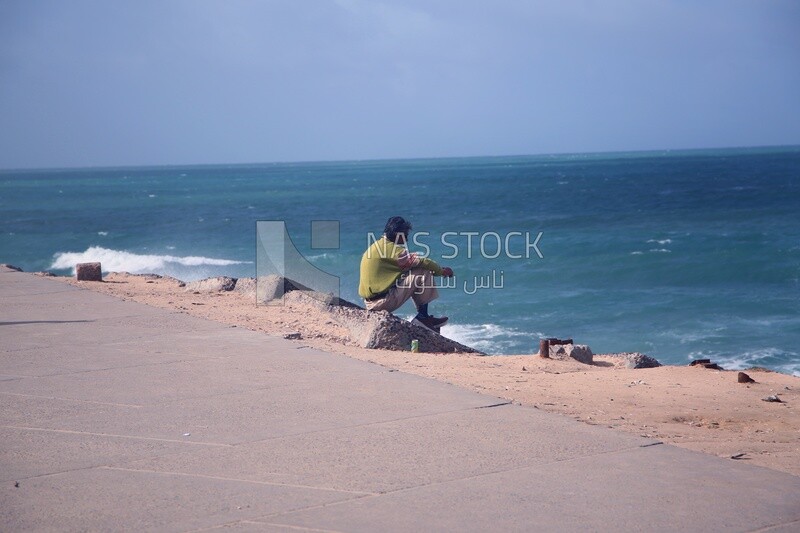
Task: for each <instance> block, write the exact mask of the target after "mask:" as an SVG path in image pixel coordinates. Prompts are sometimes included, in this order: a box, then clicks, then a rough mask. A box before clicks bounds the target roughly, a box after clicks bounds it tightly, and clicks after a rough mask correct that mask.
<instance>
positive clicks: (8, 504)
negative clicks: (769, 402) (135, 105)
mask: <svg viewBox="0 0 800 533" xmlns="http://www.w3.org/2000/svg"><path fill="white" fill-rule="evenodd" d="M0 298H3V302H4V304H6V305H4V306H3V309H2V310H1V311H0V313H2V314H0V530H3V531H17V530H54V529H58V530H108V529H133V530H157V531H188V530H197V529H217V528H226V529H228V528H229V529H234V530H238V531H255V530H258V531H289V530H296V529H297V528H311V529H321V530H343V531H374V530H386V531H395V530H397V531H404V530H422V531H426V530H427V531H440V530H449V529H456V530H464V531H478V530H481V531H484V530H523V529H524V530H543V531H547V530H559V531H564V530H567V531H570V530H579V529H580V530H581V531H584V530H619V531H634V530H636V531H641V530H674V529H680V530H697V531H700V530H714V531H716V530H731V531H754V530H759V529H764V528H772V530H775V531H793V530H797V528H796V526H797V525H798V524H800V522H799V521H800V504H798V502H800V486H799V485H798V480H800V478H798V477H794V476H791V475H788V474H783V473H779V472H775V471H770V470H766V469H763V468H758V467H752V466H750V465H747V464H743V463H741V462H734V461H725V460H722V459H719V458H715V457H711V456H707V455H701V454H696V453H693V452H689V451H686V450H680V449H677V448H673V447H670V446H665V445H657V444H655V443H654V442H653V441H652V440H649V439H643V438H640V437H636V436H632V435H628V434H624V433H619V432H616V431H612V430H609V429H607V428H603V427H597V426H588V425H584V424H580V423H578V422H575V421H573V420H571V419H567V418H564V417H559V416H557V415H552V414H548V413H543V412H540V411H538V410H535V409H532V408H523V407H520V406H515V405H508V403H507V402H503V401H501V400H499V399H497V398H493V397H490V396H485V395H480V394H477V393H475V392H472V391H468V390H465V389H461V388H458V387H455V386H452V385H447V384H444V383H440V382H435V381H432V380H428V379H425V378H421V377H418V376H412V375H408V374H403V373H401V372H394V371H391V370H390V369H386V368H384V367H381V366H379V365H374V364H370V363H365V362H363V361H357V360H354V359H350V358H347V357H344V356H340V355H335V354H329V353H325V352H321V351H318V350H313V349H310V348H308V347H304V346H303V345H302V343H297V342H291V341H286V340H284V339H280V338H275V337H269V336H266V335H263V334H260V333H257V332H252V331H247V330H243V329H241V328H232V327H229V326H225V325H223V324H218V323H214V322H210V321H207V320H201V319H198V318H195V317H191V316H188V315H186V314H182V313H176V312H172V311H168V310H163V309H155V308H151V307H147V306H144V305H140V304H137V303H133V302H127V301H121V300H118V299H115V298H112V297H110V296H105V295H101V294H97V293H94V292H91V291H89V290H86V289H81V288H75V287H70V286H66V285H64V284H63V283H60V282H56V281H53V280H48V279H46V278H38V277H35V276H31V275H28V274H22V273H16V272H13V273H12V272H3V271H2V269H0ZM12 480H13V481H12ZM14 482H18V483H19V486H15V483H14Z"/></svg>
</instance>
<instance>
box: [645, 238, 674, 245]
mask: <svg viewBox="0 0 800 533" xmlns="http://www.w3.org/2000/svg"><path fill="white" fill-rule="evenodd" d="M647 242H657V243H658V244H661V245H664V244H672V239H663V240H657V239H650V240H649V241H647Z"/></svg>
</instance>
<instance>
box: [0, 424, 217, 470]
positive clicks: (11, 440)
mask: <svg viewBox="0 0 800 533" xmlns="http://www.w3.org/2000/svg"><path fill="white" fill-rule="evenodd" d="M0 442H2V443H3V445H2V446H0V482H3V481H18V480H21V479H27V478H33V477H38V476H42V475H47V474H52V473H59V472H68V471H71V470H80V469H85V468H92V467H97V466H108V465H112V464H114V463H118V462H120V461H130V460H131V458H133V457H139V458H145V457H152V456H159V455H163V454H167V453H178V452H182V451H185V450H186V449H187V448H189V447H190V446H187V445H186V443H184V442H180V441H166V440H155V439H134V438H129V437H111V436H104V435H89V434H86V433H76V432H65V431H47V430H33V429H17V428H9V427H0ZM195 447H207V446H205V445H202V446H201V445H195Z"/></svg>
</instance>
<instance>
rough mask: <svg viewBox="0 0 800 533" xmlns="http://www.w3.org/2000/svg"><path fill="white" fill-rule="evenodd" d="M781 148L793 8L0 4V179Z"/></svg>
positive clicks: (799, 47)
mask: <svg viewBox="0 0 800 533" xmlns="http://www.w3.org/2000/svg"><path fill="white" fill-rule="evenodd" d="M797 144H800V2H796V1H794V0H786V1H773V0H752V1H740V0H720V1H711V0H697V1H690V0H632V1H618V0H607V1H593V0H582V1H577V0H563V1H555V0H553V1H539V0H516V1H515V0H491V1H490V0H386V1H380V0H259V1H244V0H225V1H223V0H218V1H209V0H156V1H151V0H135V1H134V0H130V1H123V0H70V1H69V2H65V1H63V0H56V1H47V0H0V168H6V169H8V168H48V167H83V166H125V165H168V164H206V163H211V164H227V163H258V162H273V161H318V160H357V159H391V158H417V157H420V158H425V157H460V156H490V155H524V154H543V153H574V152H602V151H633V150H662V149H685V148H710V147H734V146H766V145H797Z"/></svg>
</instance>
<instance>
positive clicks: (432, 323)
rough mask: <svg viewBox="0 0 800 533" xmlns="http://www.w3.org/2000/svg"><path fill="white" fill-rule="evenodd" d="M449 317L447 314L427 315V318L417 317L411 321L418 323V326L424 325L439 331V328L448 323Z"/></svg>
mask: <svg viewBox="0 0 800 533" xmlns="http://www.w3.org/2000/svg"><path fill="white" fill-rule="evenodd" d="M448 320H449V319H448V318H447V317H446V316H443V317H440V318H436V317H435V316H426V317H425V318H419V317H415V318H414V320H412V321H411V323H412V324H416V325H417V326H423V327H426V328H428V329H430V330H433V331H436V332H437V333H438V332H439V328H441V327H442V326H444V325H445V324H447V321H448Z"/></svg>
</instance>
